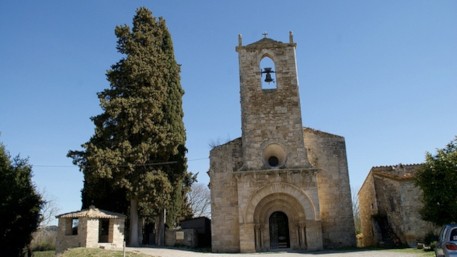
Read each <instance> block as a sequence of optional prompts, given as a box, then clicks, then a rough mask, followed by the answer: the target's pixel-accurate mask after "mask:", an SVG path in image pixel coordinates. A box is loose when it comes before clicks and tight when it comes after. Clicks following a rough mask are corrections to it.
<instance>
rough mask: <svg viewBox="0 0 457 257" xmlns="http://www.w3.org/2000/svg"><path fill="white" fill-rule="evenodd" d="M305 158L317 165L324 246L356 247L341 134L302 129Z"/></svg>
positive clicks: (344, 149) (344, 145)
mask: <svg viewBox="0 0 457 257" xmlns="http://www.w3.org/2000/svg"><path fill="white" fill-rule="evenodd" d="M304 140H305V146H306V148H307V152H308V160H309V161H310V162H311V165H312V166H313V167H315V168H317V169H318V170H319V171H318V172H317V184H318V194H319V205H320V218H321V220H322V236H323V243H324V248H336V247H343V246H345V247H347V246H355V245H356V239H355V228H354V217H353V213H352V198H351V188H350V184H349V173H348V164H347V156H346V144H345V140H344V138H343V137H340V136H337V135H332V134H329V133H325V132H322V131H318V130H314V129H310V128H305V129H304Z"/></svg>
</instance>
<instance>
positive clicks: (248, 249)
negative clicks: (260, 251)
mask: <svg viewBox="0 0 457 257" xmlns="http://www.w3.org/2000/svg"><path fill="white" fill-rule="evenodd" d="M254 228H255V227H254V224H252V223H251V224H240V252H242V253H253V252H255V240H256V239H255V236H254Z"/></svg>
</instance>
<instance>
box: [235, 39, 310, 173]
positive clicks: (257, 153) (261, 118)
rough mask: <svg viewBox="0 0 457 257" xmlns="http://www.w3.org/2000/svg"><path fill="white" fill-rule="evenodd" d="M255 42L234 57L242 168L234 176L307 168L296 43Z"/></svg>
mask: <svg viewBox="0 0 457 257" xmlns="http://www.w3.org/2000/svg"><path fill="white" fill-rule="evenodd" d="M264 36H265V37H264V38H262V39H261V40H259V41H257V42H255V43H252V44H249V45H246V46H243V45H242V38H241V35H240V36H239V38H238V47H237V48H236V51H237V52H238V56H239V67H240V94H241V116H242V151H243V166H242V167H241V169H240V171H254V170H269V169H308V168H311V165H310V164H309V161H308V158H307V152H306V148H305V145H304V137H303V124H302V118H301V111H300V97H299V90H298V78H297V65H296V59H295V47H296V43H294V42H293V35H292V33H291V32H290V34H289V43H282V42H279V41H275V40H272V39H270V38H268V37H267V34H264Z"/></svg>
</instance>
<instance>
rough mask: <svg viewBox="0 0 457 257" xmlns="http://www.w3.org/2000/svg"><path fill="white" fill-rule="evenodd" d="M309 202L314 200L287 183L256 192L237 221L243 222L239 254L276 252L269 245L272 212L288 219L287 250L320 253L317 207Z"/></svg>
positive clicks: (272, 185) (320, 242) (317, 204)
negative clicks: (279, 213)
mask: <svg viewBox="0 0 457 257" xmlns="http://www.w3.org/2000/svg"><path fill="white" fill-rule="evenodd" d="M311 192H312V191H311ZM312 193H314V192H312ZM316 194H317V192H316ZM316 198H317V197H316ZM311 199H314V197H309V196H308V195H307V194H306V193H305V192H304V191H303V190H301V189H299V188H298V187H296V186H294V185H291V184H287V183H281V182H278V183H273V184H270V185H267V186H265V187H262V188H260V189H259V190H257V191H256V192H255V193H253V194H252V195H251V197H250V199H249V201H247V206H246V207H247V208H246V209H245V211H244V215H242V216H241V217H240V218H241V220H242V221H243V222H242V223H241V224H240V248H241V251H242V252H249V251H251V252H252V251H268V250H270V249H273V248H275V246H274V245H271V242H272V241H271V240H270V237H271V235H270V221H269V219H270V217H271V215H272V214H273V213H275V212H282V213H284V215H286V216H287V219H288V220H287V225H288V231H289V237H288V243H289V244H288V246H289V247H290V248H292V249H303V250H305V249H308V250H318V249H322V228H321V222H320V218H319V209H318V208H319V203H314V202H313V201H312V200H311ZM315 206H317V209H316V207H315ZM251 240H252V241H251Z"/></svg>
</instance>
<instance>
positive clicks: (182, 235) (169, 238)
mask: <svg viewBox="0 0 457 257" xmlns="http://www.w3.org/2000/svg"><path fill="white" fill-rule="evenodd" d="M165 245H166V246H187V247H192V248H195V247H197V246H198V233H197V231H196V230H195V229H178V230H169V229H167V230H165Z"/></svg>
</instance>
